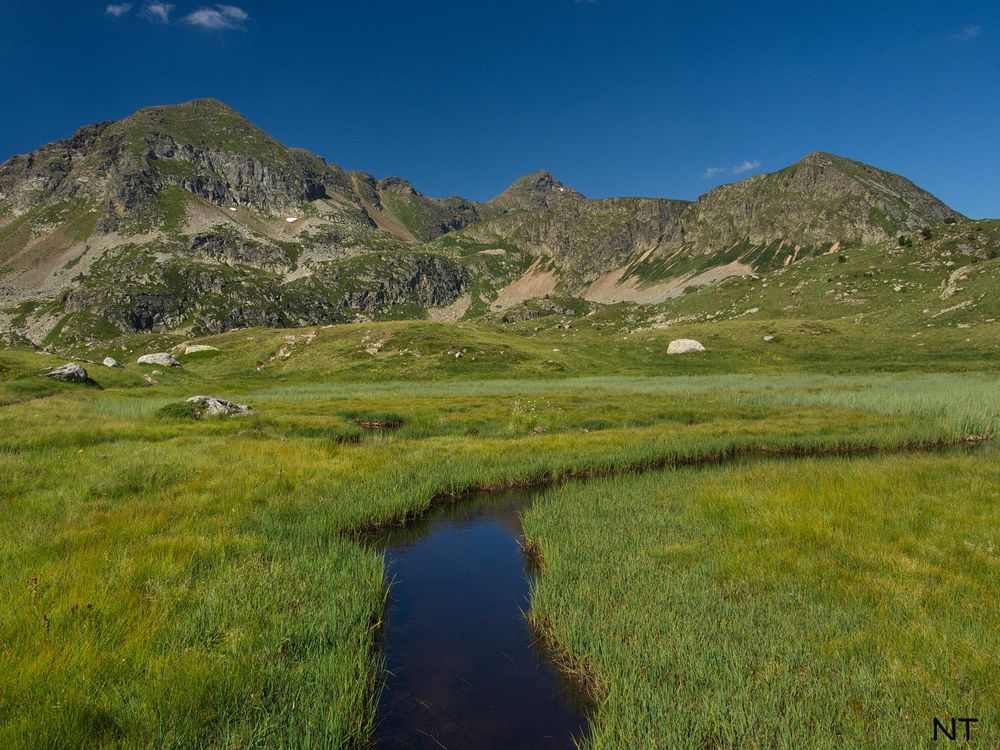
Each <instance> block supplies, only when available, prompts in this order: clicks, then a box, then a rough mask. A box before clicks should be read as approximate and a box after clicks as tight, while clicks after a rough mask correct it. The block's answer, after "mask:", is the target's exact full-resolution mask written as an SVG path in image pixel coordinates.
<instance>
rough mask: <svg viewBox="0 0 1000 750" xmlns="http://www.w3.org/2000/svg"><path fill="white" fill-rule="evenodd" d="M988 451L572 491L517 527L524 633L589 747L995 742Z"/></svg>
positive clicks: (999, 509)
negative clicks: (564, 683) (537, 642)
mask: <svg viewBox="0 0 1000 750" xmlns="http://www.w3.org/2000/svg"><path fill="white" fill-rule="evenodd" d="M998 467H1000V465H998V463H997V454H996V450H995V449H993V450H988V451H985V452H981V453H977V454H972V455H961V454H952V455H949V456H940V455H906V456H891V457H877V458H867V459H852V460H843V459H836V460H829V459H828V460H805V461H802V462H799V463H797V464H796V465H794V466H789V465H788V464H787V463H785V462H776V461H768V462H762V463H755V464H750V465H747V466H734V467H724V468H712V469H707V470H693V469H684V470H678V471H669V472H665V473H658V474H649V475H645V476H641V477H635V476H630V477H624V478H616V479H604V480H599V481H595V482H590V483H585V484H572V485H568V486H565V487H562V488H559V489H557V490H554V491H551V492H549V493H547V494H546V495H545V496H544V498H543V499H542V500H540V501H538V502H536V504H535V505H534V506H533V508H532V509H531V510H530V511H529V512H528V514H527V517H526V518H525V531H526V534H527V535H528V537H529V538H530V539H531V540H532V542H533V543H534V544H535V545H536V546H537V548H539V549H540V551H541V554H542V556H543V558H544V561H545V563H546V567H545V571H544V573H543V575H542V576H541V578H540V580H539V582H538V583H537V586H536V587H535V590H534V593H533V598H532V619H533V620H534V622H535V623H536V624H537V625H538V626H539V627H540V629H541V630H542V631H543V632H544V633H545V634H546V636H547V637H549V638H551V639H553V640H554V641H555V642H556V643H558V644H559V645H560V647H561V648H562V649H563V650H564V652H565V653H566V655H567V656H566V658H567V661H568V663H569V664H570V665H575V666H576V667H577V669H579V670H580V673H581V676H582V677H584V678H587V677H589V679H590V681H591V684H593V685H595V687H596V688H597V690H598V692H599V694H600V701H599V706H598V708H597V710H596V715H595V718H594V721H593V724H592V737H591V739H590V742H589V743H588V747H593V748H621V747H670V748H706V747H712V748H721V747H727V748H728V747H739V748H802V747H809V748H842V747H850V748H873V749H874V748H887V747H899V748H902V747H925V746H931V745H932V744H933V743H932V742H930V738H931V736H932V731H931V728H932V722H933V718H934V717H935V716H937V717H951V716H972V717H978V718H979V721H980V723H979V724H978V725H977V726H976V729H975V742H973V743H972V745H973V746H977V747H979V746H981V747H993V746H995V745H997V743H998V742H1000V729H998V727H1000V700H998V695H1000V694H998V692H997V689H996V687H997V682H996V681H997V675H998V672H1000V661H998V657H997V654H998V653H1000V623H998V622H997V619H996V617H995V612H996V607H997V593H996V585H995V581H996V576H997V545H998V539H997V536H996V529H997V528H998V527H1000V502H998V501H1000V492H998V488H1000V468H998Z"/></svg>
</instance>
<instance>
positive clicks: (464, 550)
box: [374, 491, 587, 750]
mask: <svg viewBox="0 0 1000 750" xmlns="http://www.w3.org/2000/svg"><path fill="white" fill-rule="evenodd" d="M532 498H533V493H531V492H527V491H518V492H509V493H504V494H496V493H494V494H488V495H486V494H484V495H480V496H477V497H476V498H473V499H471V500H463V501H462V502H459V503H456V504H453V505H448V506H446V507H444V508H439V509H437V510H436V511H434V512H433V513H431V514H430V515H429V516H428V517H427V518H426V519H424V520H422V521H420V522H418V523H416V524H413V525H410V526H407V527H404V528H400V529H392V530H389V531H387V532H385V533H384V534H382V535H381V536H379V537H377V538H376V539H375V540H374V542H375V543H376V544H378V545H380V546H381V549H383V550H384V553H385V556H386V569H387V575H388V579H389V581H390V583H391V586H390V590H389V603H388V607H387V611H386V623H385V631H384V635H383V643H382V648H383V651H382V653H383V656H384V658H385V660H386V670H387V673H386V682H385V687H384V689H383V691H382V694H381V699H380V702H379V707H378V717H377V728H376V736H375V747H376V748H380V749H381V748H448V750H456V749H460V748H476V750H489V749H490V748H497V749H500V748H503V749H504V750H506V749H507V748H524V749H526V750H529V749H532V748H573V747H575V746H576V745H575V742H574V739H576V740H579V739H580V738H582V737H584V736H586V731H587V718H586V709H587V700H586V698H585V696H583V695H582V694H581V693H580V692H579V691H576V690H574V688H573V686H572V685H571V684H570V683H569V682H568V681H567V680H566V679H565V678H564V676H563V675H562V674H561V673H560V672H559V671H558V670H557V669H556V668H555V667H554V666H553V664H552V662H551V661H550V659H549V656H548V654H547V653H546V651H545V648H544V647H543V646H542V645H541V644H538V643H536V642H535V638H534V634H533V633H532V631H531V628H530V627H529V626H528V623H527V621H526V619H525V617H524V613H525V612H526V611H527V610H528V606H529V595H530V588H531V579H532V572H531V564H530V561H529V560H528V558H527V557H526V556H525V555H524V554H523V553H522V551H521V546H520V542H523V537H522V533H521V519H520V514H521V512H522V511H524V510H526V509H527V508H528V507H529V506H530V504H531V501H532Z"/></svg>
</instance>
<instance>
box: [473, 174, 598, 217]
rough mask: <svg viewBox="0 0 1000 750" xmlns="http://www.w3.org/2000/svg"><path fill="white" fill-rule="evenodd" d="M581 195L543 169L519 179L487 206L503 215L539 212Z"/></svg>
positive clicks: (579, 197) (578, 197) (580, 197)
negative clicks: (525, 211)
mask: <svg viewBox="0 0 1000 750" xmlns="http://www.w3.org/2000/svg"><path fill="white" fill-rule="evenodd" d="M582 198H583V195H581V194H580V193H578V192H577V191H576V190H573V189H572V188H569V187H566V185H564V184H563V183H562V182H560V181H559V180H557V179H556V178H555V177H553V176H552V174H551V173H550V172H547V171H545V170H544V169H541V170H538V171H537V172H532V173H531V174H528V175H525V176H524V177H522V178H520V179H519V180H517V181H516V182H514V184H512V185H511V186H510V187H509V188H507V189H506V190H504V191H503V192H502V193H500V195H498V196H497V197H496V198H494V199H493V200H491V201H490V202H489V204H488V205H489V206H491V207H493V208H496V209H499V210H500V211H501V212H503V213H508V212H510V211H519V210H536V211H537V210H540V209H545V208H549V207H550V206H553V205H558V204H560V203H563V202H565V201H567V200H577V199H582Z"/></svg>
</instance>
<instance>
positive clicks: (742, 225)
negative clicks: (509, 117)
mask: <svg viewBox="0 0 1000 750" xmlns="http://www.w3.org/2000/svg"><path fill="white" fill-rule="evenodd" d="M964 221H965V218H964V217H962V216H961V215H960V214H958V213H957V212H956V211H954V210H953V209H951V208H949V207H948V206H947V205H945V204H944V203H942V202H941V201H940V200H938V199H937V198H935V197H934V196H933V195H931V194H930V193H928V192H926V191H924V190H922V189H921V188H919V187H917V186H916V185H914V184H913V183H912V182H910V181H909V180H907V179H906V178H904V177H901V176H899V175H896V174H892V173H890V172H886V171H884V170H881V169H877V168H875V167H872V166H869V165H867V164H863V163H860V162H857V161H852V160H850V159H846V158H843V157H840V156H835V155H833V154H828V153H823V152H815V153H812V154H809V155H808V156H806V157H805V158H803V159H802V160H801V161H799V162H797V163H795V164H792V165H791V166H788V167H786V168H784V169H781V170H779V171H777V172H774V173H771V174H760V175H755V176H753V177H750V178H749V179H746V180H743V181H742V182H737V183H734V184H729V185H723V186H721V187H718V188H716V189H714V190H712V191H710V192H708V193H706V194H705V195H703V196H701V197H700V198H698V199H697V200H695V201H685V200H670V199H661V198H631V197H624V198H607V199H600V200H591V199H588V198H586V197H585V196H584V195H582V194H581V193H579V192H577V191H575V190H573V189H572V188H570V187H568V186H566V185H564V184H563V183H561V182H560V181H559V180H558V179H556V178H555V177H553V176H552V175H551V174H549V173H548V172H545V171H539V172H535V173H533V174H530V175H527V176H525V177H523V178H521V179H519V180H518V181H517V182H515V183H514V184H513V185H511V186H510V187H509V188H508V189H507V190H505V191H504V192H502V193H501V194H500V195H498V196H496V197H495V198H493V199H492V200H489V201H486V202H477V201H471V200H467V199H465V198H461V197H458V196H453V197H450V198H444V199H439V198H430V197H427V196H425V195H423V194H421V193H420V192H419V191H418V190H417V189H416V188H415V187H414V186H413V185H412V184H411V183H410V182H408V181H407V180H405V179H402V178H399V177H388V178H385V179H376V178H375V177H373V176H372V175H369V174H366V173H364V172H358V171H351V170H346V169H343V168H341V167H339V166H336V165H334V164H330V163H327V162H326V161H324V160H323V159H322V158H320V157H318V156H316V155H314V154H311V153H309V152H307V151H303V150H300V149H294V148H288V147H286V146H284V145H282V144H281V143H279V142H278V141H276V140H275V139H274V138H272V137H271V136H269V135H268V134H267V133H265V132H264V131H262V130H261V129H259V128H257V127H256V126H254V125H253V124H252V123H250V122H249V121H247V120H246V119H245V118H243V117H242V116H241V115H240V114H239V113H237V112H236V111H235V110H233V109H231V108H230V107H228V106H226V105H224V104H222V103H220V102H218V101H215V100H210V99H200V100H195V101H192V102H188V103H186V104H181V105H174V106H161V107H151V108H148V109H143V110H140V111H139V112H137V113H135V114H134V115H132V116H131V117H128V118H125V119H124V120H120V121H111V122H103V123H99V124H96V125H90V126H86V127H83V128H81V129H80V130H78V131H77V132H76V133H75V134H73V136H72V137H70V138H68V139H66V140H62V141H57V142H55V143H52V144H49V145H47V146H43V147H42V148H40V149H38V150H37V151H35V152H33V153H31V154H28V155H24V156H15V157H13V158H12V159H10V160H8V161H7V162H6V163H4V164H3V165H0V331H5V332H6V333H7V335H8V337H11V338H14V339H17V340H19V341H25V342H31V343H32V344H34V345H45V344H49V345H51V344H59V343H65V344H81V343H82V344H85V343H88V342H95V341H100V340H106V339H109V338H113V337H115V336H120V335H122V334H128V333H135V332H142V331H183V332H185V333H189V334H190V335H198V334H202V333H219V332H223V331H227V330H232V329H236V328H243V327H249V326H275V327H291V326H301V325H322V324H332V323H340V322H349V321H356V320H373V319H391V318H403V317H431V318H433V319H437V320H458V319H461V318H466V319H471V318H489V319H510V318H511V316H514V317H516V316H517V315H518V314H519V312H518V311H519V310H520V309H521V308H523V306H524V304H525V302H526V301H528V300H532V299H545V298H550V299H556V298H558V299H562V300H582V301H585V302H587V303H588V304H593V305H597V304H604V305H612V304H618V303H631V304H636V305H657V304H662V303H665V302H666V301H668V300H672V299H676V298H678V297H680V296H682V295H684V294H685V293H689V292H691V291H693V290H695V289H697V288H699V287H705V286H710V285H715V284H719V283H722V282H724V281H725V280H726V279H728V278H731V277H747V276H753V275H758V274H762V273H768V272H771V271H776V270H778V269H783V268H788V267H789V266H794V265H795V264H799V263H803V262H805V261H807V260H808V259H810V258H815V257H817V256H821V255H827V254H834V253H843V252H844V251H846V250H848V249H850V248H856V247H867V246H872V245H876V244H879V243H897V242H898V243H899V246H900V247H904V246H905V244H906V242H907V241H908V240H907V238H908V237H910V236H912V235H914V234H916V233H919V232H929V231H930V230H929V228H930V227H938V226H942V225H949V224H950V225H954V224H957V223H959V222H964Z"/></svg>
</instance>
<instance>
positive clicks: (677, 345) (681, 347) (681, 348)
mask: <svg viewBox="0 0 1000 750" xmlns="http://www.w3.org/2000/svg"><path fill="white" fill-rule="evenodd" d="M703 351H705V347H704V346H703V345H702V343H701V342H700V341H695V340H694V339H674V340H673V341H671V342H670V344H669V345H668V346H667V354H688V353H690V352H703Z"/></svg>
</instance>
